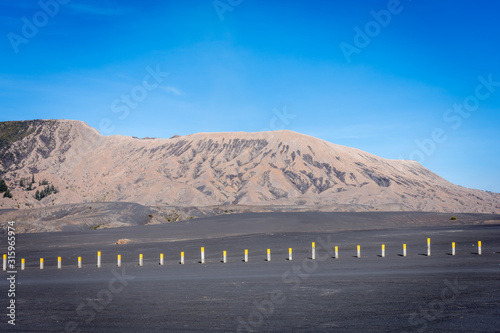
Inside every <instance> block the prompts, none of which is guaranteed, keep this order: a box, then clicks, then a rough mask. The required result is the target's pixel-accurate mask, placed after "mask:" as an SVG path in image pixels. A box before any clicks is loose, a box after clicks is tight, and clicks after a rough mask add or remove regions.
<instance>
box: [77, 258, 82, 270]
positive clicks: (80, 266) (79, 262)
mask: <svg viewBox="0 0 500 333" xmlns="http://www.w3.org/2000/svg"><path fill="white" fill-rule="evenodd" d="M78 268H82V257H78Z"/></svg>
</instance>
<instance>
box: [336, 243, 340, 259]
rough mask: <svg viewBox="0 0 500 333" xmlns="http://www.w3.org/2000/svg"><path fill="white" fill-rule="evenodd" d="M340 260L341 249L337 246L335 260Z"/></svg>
mask: <svg viewBox="0 0 500 333" xmlns="http://www.w3.org/2000/svg"><path fill="white" fill-rule="evenodd" d="M338 258H339V247H338V246H335V259H338Z"/></svg>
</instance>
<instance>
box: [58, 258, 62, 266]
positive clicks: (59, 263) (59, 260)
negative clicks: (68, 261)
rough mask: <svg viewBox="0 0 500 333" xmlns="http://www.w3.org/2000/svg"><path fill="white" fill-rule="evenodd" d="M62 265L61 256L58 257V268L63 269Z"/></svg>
mask: <svg viewBox="0 0 500 333" xmlns="http://www.w3.org/2000/svg"><path fill="white" fill-rule="evenodd" d="M61 265H62V262H61V257H57V269H61Z"/></svg>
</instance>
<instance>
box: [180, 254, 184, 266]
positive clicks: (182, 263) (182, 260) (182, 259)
mask: <svg viewBox="0 0 500 333" xmlns="http://www.w3.org/2000/svg"><path fill="white" fill-rule="evenodd" d="M180 264H181V265H184V252H181V262H180Z"/></svg>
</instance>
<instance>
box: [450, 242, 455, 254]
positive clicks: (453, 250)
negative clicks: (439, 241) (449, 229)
mask: <svg viewBox="0 0 500 333" xmlns="http://www.w3.org/2000/svg"><path fill="white" fill-rule="evenodd" d="M451 255H452V256H454V255H455V242H453V243H451Z"/></svg>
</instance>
